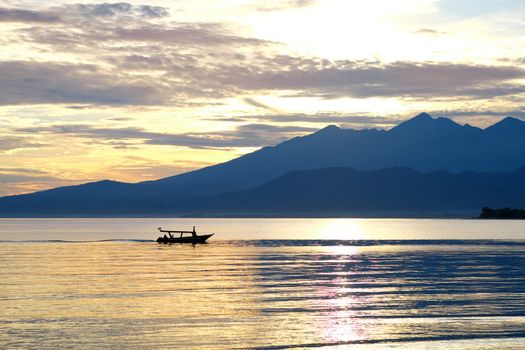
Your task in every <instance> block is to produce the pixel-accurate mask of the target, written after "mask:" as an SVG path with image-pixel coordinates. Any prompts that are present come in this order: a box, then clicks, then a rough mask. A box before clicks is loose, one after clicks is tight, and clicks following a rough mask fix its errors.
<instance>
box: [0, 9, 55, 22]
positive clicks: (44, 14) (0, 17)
mask: <svg viewBox="0 0 525 350" xmlns="http://www.w3.org/2000/svg"><path fill="white" fill-rule="evenodd" d="M59 21H60V17H59V16H58V14H56V13H54V12H51V11H30V10H22V9H15V8H5V7H0V22H25V23H56V22H59Z"/></svg>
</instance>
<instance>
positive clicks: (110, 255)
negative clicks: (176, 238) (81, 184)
mask: <svg viewBox="0 0 525 350" xmlns="http://www.w3.org/2000/svg"><path fill="white" fill-rule="evenodd" d="M159 225H162V226H165V227H166V228H181V229H186V228H187V229H191V227H192V226H193V225H196V226H197V230H198V231H199V232H202V233H205V232H212V231H213V232H215V233H216V235H215V236H214V237H212V238H211V240H210V243H209V244H205V245H197V246H192V245H159V244H156V243H154V242H152V241H151V240H153V239H155V238H156V237H157V234H156V233H155V232H154V231H155V229H156V227H157V226H159ZM421 239H423V240H421ZM495 239H496V240H495ZM0 348H6V349H18V348H21V349H64V348H71V349H76V348H82V349H101V348H115V349H128V348H137V349H173V348H180V349H232V348H233V349H236V348H242V349H245V348H250V349H252V348H256V349H288V348H323V349H325V348H334V349H461V350H465V349H469V350H473V349H487V350H488V349H496V348H500V349H502V348H504V349H525V222H524V221H477V220H376V219H363V220H354V219H308V220H303V219H243V220H238V219H199V220H196V219H182V220H181V219H30V220H28V219H1V220H0Z"/></svg>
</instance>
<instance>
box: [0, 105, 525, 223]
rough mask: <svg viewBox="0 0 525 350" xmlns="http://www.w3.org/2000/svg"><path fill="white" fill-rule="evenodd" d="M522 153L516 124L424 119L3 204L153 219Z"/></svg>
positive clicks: (327, 134) (17, 211) (469, 166)
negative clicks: (336, 174) (370, 174)
mask: <svg viewBox="0 0 525 350" xmlns="http://www.w3.org/2000/svg"><path fill="white" fill-rule="evenodd" d="M524 151H525V122H523V121H521V120H519V119H515V118H511V117H508V118H505V119H503V120H501V121H500V122H498V123H496V124H494V125H492V126H490V127H488V128H486V129H481V128H477V127H472V126H470V125H468V124H467V125H460V124H458V123H455V122H454V121H452V120H450V119H447V118H436V119H434V118H432V117H431V116H430V115H429V114H427V113H421V114H419V115H418V116H416V117H414V118H412V119H410V120H407V121H405V122H403V123H401V124H399V125H397V126H396V127H394V128H392V129H390V130H377V129H364V130H353V129H341V128H339V127H337V126H335V125H330V126H327V127H325V128H323V129H321V130H319V131H317V132H315V133H313V134H310V135H307V136H302V137H296V138H293V139H290V140H288V141H285V142H283V143H281V144H279V145H276V146H270V147H264V148H262V149H260V150H258V151H255V152H253V153H250V154H246V155H244V156H241V157H239V158H236V159H233V160H231V161H229V162H225V163H222V164H217V165H214V166H210V167H206V168H202V169H199V170H195V171H191V172H188V173H184V174H179V175H175V176H171V177H167V178H163V179H159V180H154V181H146V182H140V183H136V184H127V183H121V182H115V181H108V180H105V181H99V182H94V183H89V184H83V185H79V186H68V187H61V188H57V189H52V190H47V191H41V192H36V193H32V194H26V195H18V196H9V197H3V198H0V216H9V215H30V216H31V215H37V213H41V214H38V215H51V214H52V215H84V214H85V215H93V214H94V213H97V215H103V214H104V213H106V214H107V215H112V214H115V215H117V214H118V215H140V214H144V215H146V214H148V215H154V214H156V213H159V212H160V211H168V212H171V211H170V208H174V207H175V206H176V204H177V203H180V202H182V201H189V200H193V199H195V198H201V197H210V196H216V195H220V194H225V193H231V192H239V191H245V190H250V189H253V188H255V187H257V186H260V185H262V184H264V183H267V182H269V181H271V180H274V179H276V178H278V177H280V176H283V175H285V174H287V173H289V172H292V171H297V170H315V169H321V168H334V167H345V168H353V169H357V170H362V171H372V170H379V169H385V168H399V167H406V168H411V169H414V170H416V171H420V172H433V171H437V170H444V171H447V172H451V173H461V172H465V171H473V172H482V173H490V172H492V173H504V172H507V173H508V172H512V171H515V170H516V169H518V168H520V167H521V166H523V165H525V160H524V159H523V154H524ZM486 204H487V205H489V203H486ZM484 205H485V204H484ZM506 205H507V204H506ZM508 205H510V204H508ZM177 207H180V206H178V205H177ZM478 209H479V208H478Z"/></svg>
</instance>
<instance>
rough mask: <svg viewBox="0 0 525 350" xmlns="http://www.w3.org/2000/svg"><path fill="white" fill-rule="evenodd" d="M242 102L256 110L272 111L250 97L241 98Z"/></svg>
mask: <svg viewBox="0 0 525 350" xmlns="http://www.w3.org/2000/svg"><path fill="white" fill-rule="evenodd" d="M243 101H244V102H246V103H247V104H249V105H250V106H253V107H257V108H262V109H268V110H273V108H272V107H270V106H268V105H266V104H264V103H262V102H260V101H257V100H256V99H254V98H251V97H246V98H243Z"/></svg>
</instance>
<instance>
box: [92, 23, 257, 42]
mask: <svg viewBox="0 0 525 350" xmlns="http://www.w3.org/2000/svg"><path fill="white" fill-rule="evenodd" d="M99 35H100V36H102V39H104V40H108V39H111V40H121V41H142V42H148V43H151V42H161V43H168V44H176V45H184V46H189V47H192V46H220V45H226V46H231V45H259V44H265V43H267V42H266V41H263V40H259V39H254V38H245V37H242V36H237V35H232V34H229V33H226V32H225V28H224V27H223V26H222V25H219V24H215V23H199V24H177V25H171V26H169V27H165V26H160V25H158V26H154V25H147V26H146V25H145V26H142V27H137V28H132V29H129V28H117V29H116V30H115V31H114V32H112V33H106V35H103V34H101V33H99ZM104 36H105V37H104Z"/></svg>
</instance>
